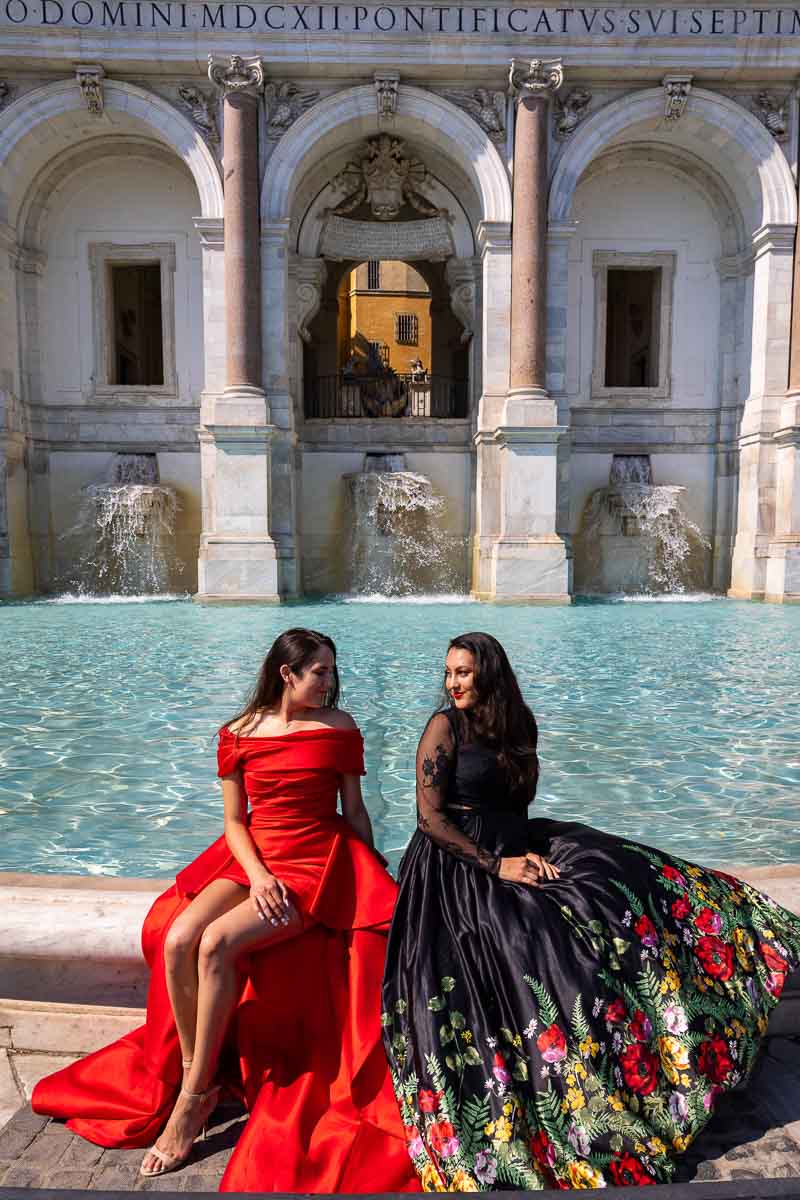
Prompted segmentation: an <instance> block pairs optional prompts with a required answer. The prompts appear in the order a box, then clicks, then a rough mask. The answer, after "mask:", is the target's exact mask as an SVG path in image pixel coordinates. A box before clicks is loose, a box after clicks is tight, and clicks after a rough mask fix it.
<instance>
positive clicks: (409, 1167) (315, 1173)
mask: <svg viewBox="0 0 800 1200" xmlns="http://www.w3.org/2000/svg"><path fill="white" fill-rule="evenodd" d="M218 761H219V774H220V775H228V774H230V773H231V772H233V771H235V770H236V769H237V768H238V767H240V768H241V769H242V771H243V775H244V781H245V788H246V791H247V795H248V799H249V801H250V806H251V811H250V815H249V818H248V820H249V828H250V832H251V834H252V837H253V840H254V841H255V843H256V846H257V848H258V850H259V853H260V855H261V857H262V859H263V860H264V862H265V863H266V864H267V865H268V866H269V868H270V870H271V871H273V872H274V874H275V875H276V876H277V877H278V878H279V879H280V880H282V882H283V883H284V884H285V885H286V887H287V888H288V889H289V891H290V893H291V896H292V900H293V902H294V904H295V905H296V906H297V908H298V909H299V910H300V912H301V913H302V914H303V918H304V924H305V928H304V930H303V932H302V933H301V934H300V935H299V936H297V937H295V938H293V939H292V940H290V941H288V942H284V943H281V944H279V945H277V946H275V947H274V948H267V949H265V950H263V951H258V952H255V953H253V954H252V955H249V956H247V958H245V959H243V960H242V991H241V996H240V999H239V1003H238V1006H237V1008H236V1012H235V1014H234V1017H233V1019H232V1021H231V1027H230V1029H229V1031H228V1036H227V1039H226V1046H225V1050H224V1051H223V1057H222V1063H221V1071H220V1078H221V1080H222V1081H223V1082H224V1083H225V1084H226V1085H227V1086H228V1088H229V1089H230V1090H231V1091H233V1092H235V1093H236V1094H238V1095H240V1096H241V1098H242V1099H243V1100H244V1103H245V1105H246V1107H247V1109H248V1110H249V1113H250V1118H249V1120H248V1122H247V1125H246V1126H245V1129H244V1131H243V1133H242V1135H241V1137H240V1138H239V1141H238V1143H237V1146H236V1148H235V1150H234V1152H233V1155H232V1157H231V1159H230V1162H229V1164H228V1168H227V1170H226V1172H225V1175H224V1177H223V1179H222V1183H221V1184H220V1190H221V1191H233V1192H245V1191H259V1192H270V1191H283V1192H345V1193H346V1192H350V1193H357V1192H361V1193H363V1192H382V1191H384V1192H386V1191H419V1190H420V1189H419V1183H418V1181H417V1177H416V1174H415V1172H414V1168H413V1164H412V1162H411V1159H410V1158H409V1156H408V1153H407V1150H406V1142H405V1137H404V1132H403V1126H402V1123H401V1120H400V1117H399V1114H398V1109H397V1103H396V1101H395V1098H394V1094H393V1092H392V1087H391V1081H390V1078H389V1073H388V1069H387V1064H386V1057H385V1054H384V1051H383V1046H382V1041H381V1022H380V994H381V975H382V972H383V962H384V955H385V950H386V937H387V933H388V928H389V923H390V920H391V915H392V909H393V907H394V901H395V895H396V891H397V889H396V885H395V883H394V881H393V880H392V878H391V876H390V875H389V874H388V872H387V871H385V870H384V868H383V867H382V866H381V864H380V863H379V861H378V859H377V857H376V856H375V855H374V854H373V852H372V851H371V850H370V849H369V848H368V847H367V846H366V845H365V843H364V842H363V841H361V839H360V838H359V837H358V836H357V835H356V834H355V833H354V831H353V829H352V828H351V826H350V825H349V824H348V823H347V822H346V821H345V820H344V818H343V817H341V816H340V815H339V814H338V813H337V811H336V799H337V794H338V787H339V782H340V776H341V775H342V774H363V771H364V766H363V761H364V760H363V743H362V740H361V735H360V733H359V732H358V731H357V730H337V729H313V730H301V731H298V732H296V733H293V734H288V735H286V736H284V737H279V738H247V737H238V736H236V735H232V734H230V733H228V732H227V731H224V732H223V733H222V735H221V737H220V744H219V751H218ZM214 879H234V880H236V881H237V882H239V883H242V884H244V885H245V886H247V877H246V876H245V874H244V872H243V871H242V869H241V867H240V866H239V864H238V863H237V862H236V860H235V859H234V858H233V856H232V855H231V854H230V851H229V850H228V847H227V844H226V842H225V839H224V838H220V839H219V840H218V841H216V842H214V844H213V845H212V846H210V847H209V849H208V850H206V851H205V852H204V853H203V854H201V855H200V857H199V858H197V859H195V861H194V862H193V863H191V864H190V865H189V866H188V867H186V868H185V870H183V871H182V872H181V873H180V874H179V875H178V877H177V879H176V881H175V885H174V886H173V887H171V888H170V889H169V890H168V891H166V892H164V894H163V895H162V896H159V898H158V899H157V900H156V902H155V903H154V905H153V907H152V908H151V910H150V912H149V913H148V915H147V917H146V919H145V923H144V927H143V930H142V948H143V950H144V955H145V958H146V960H147V962H148V965H149V966H150V970H151V978H150V989H149V992H148V998H147V1020H146V1022H145V1024H144V1025H143V1026H141V1027H140V1028H139V1029H137V1030H135V1031H134V1032H133V1033H131V1034H129V1035H127V1036H126V1037H123V1038H120V1040H119V1041H117V1042H115V1043H114V1044H113V1045H111V1046H107V1047H106V1048H105V1049H103V1050H99V1051H97V1052H96V1053H94V1054H91V1055H89V1056H88V1057H87V1058H84V1059H82V1060H81V1061H80V1062H77V1063H74V1064H73V1065H72V1066H70V1067H66V1068H65V1069H64V1070H62V1071H57V1072H56V1073H55V1074H54V1075H50V1076H48V1077H47V1078H46V1079H43V1080H42V1081H41V1082H40V1083H39V1084H38V1085H37V1086H36V1088H35V1090H34V1093H33V1099H32V1106H33V1108H34V1110H35V1111H36V1112H39V1113H45V1114H48V1115H51V1116H54V1117H59V1118H65V1119H66V1120H67V1124H68V1126H69V1128H70V1129H72V1130H74V1131H75V1132H76V1133H78V1134H80V1135H81V1136H82V1137H85V1138H87V1139H88V1140H89V1141H91V1142H95V1143H97V1144H98V1145H101V1146H118V1147H119V1146H124V1147H131V1146H141V1147H145V1146H149V1145H151V1144H152V1143H153V1142H154V1141H155V1140H156V1138H157V1136H158V1134H159V1133H160V1131H161V1129H162V1128H163V1126H164V1124H165V1122H166V1120H167V1118H168V1116H169V1113H170V1111H171V1109H172V1106H173V1104H174V1103H175V1098H176V1095H177V1091H178V1088H179V1087H180V1082H181V1055H180V1047H179V1045H178V1038H177V1033H176V1030H175V1023H174V1020H173V1017H172V1010H171V1007H170V1003H169V998H168V995H167V989H166V979H165V973H164V955H163V942H164V936H165V934H166V932H167V930H168V929H169V927H170V925H171V923H172V921H173V920H174V919H175V917H176V916H177V915H178V914H179V913H180V912H182V911H183V909H184V908H185V907H186V905H187V904H188V903H189V901H190V900H191V898H192V897H193V896H196V895H197V893H198V892H200V891H202V889H203V888H204V887H205V886H206V885H207V884H208V883H210V882H211V881H212V880H214Z"/></svg>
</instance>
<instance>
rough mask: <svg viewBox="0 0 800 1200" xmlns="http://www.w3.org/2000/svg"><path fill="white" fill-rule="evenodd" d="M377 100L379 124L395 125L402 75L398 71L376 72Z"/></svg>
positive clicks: (374, 77) (374, 76)
mask: <svg viewBox="0 0 800 1200" xmlns="http://www.w3.org/2000/svg"><path fill="white" fill-rule="evenodd" d="M373 79H374V80H375V99H376V100H377V103H378V124H379V125H394V119H395V117H396V115H397V97H398V92H399V90H400V75H399V74H398V72H397V71H376V72H375V74H374V75H373Z"/></svg>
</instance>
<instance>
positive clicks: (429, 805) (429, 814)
mask: <svg viewBox="0 0 800 1200" xmlns="http://www.w3.org/2000/svg"><path fill="white" fill-rule="evenodd" d="M455 752H456V744H455V738H454V737H453V730H452V728H451V726H450V722H449V721H448V719H447V717H446V716H445V715H444V713H437V714H436V715H435V716H434V717H431V719H430V721H429V722H428V724H427V726H426V728H425V732H424V733H423V735H422V737H421V738H420V743H419V746H418V747H417V825H418V826H419V828H420V829H421V830H422V832H423V833H424V834H426V836H427V837H429V838H431V839H432V840H433V841H434V842H436V843H437V844H438V845H440V846H441V847H442V849H443V850H447V851H448V853H449V854H454V855H455V856H456V857H457V858H463V859H465V860H466V861H467V862H471V863H474V864H475V865H476V866H478V867H482V868H483V869H484V871H489V873H490V874H492V875H496V874H497V872H498V871H499V869H500V859H499V857H498V856H497V855H496V854H490V853H489V851H488V850H484V848H483V847H482V846H479V845H478V843H477V842H474V841H473V840H472V838H470V837H467V835H466V834H465V833H464V832H463V831H462V830H461V829H459V828H458V826H457V825H455V824H454V823H453V821H451V820H450V818H449V817H448V815H447V810H446V803H447V783H448V779H449V778H450V772H451V771H452V769H453V764H454V761H455Z"/></svg>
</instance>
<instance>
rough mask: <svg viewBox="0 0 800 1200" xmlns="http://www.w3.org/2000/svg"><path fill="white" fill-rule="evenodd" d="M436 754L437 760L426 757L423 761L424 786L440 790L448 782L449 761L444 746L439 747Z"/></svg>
mask: <svg viewBox="0 0 800 1200" xmlns="http://www.w3.org/2000/svg"><path fill="white" fill-rule="evenodd" d="M435 754H436V758H435V759H433V758H428V757H427V756H426V757H425V758H424V759H423V761H422V786H423V787H426V788H440V787H442V785H443V784H444V783H445V782H446V780H447V768H448V766H449V760H448V757H447V752H446V750H445V748H444V746H442V745H438V746H437V747H436V751H435Z"/></svg>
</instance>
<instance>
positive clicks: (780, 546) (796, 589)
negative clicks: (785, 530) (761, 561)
mask: <svg viewBox="0 0 800 1200" xmlns="http://www.w3.org/2000/svg"><path fill="white" fill-rule="evenodd" d="M764 599H765V600H768V601H769V602H770V603H772V604H800V534H798V535H796V536H793V535H791V534H789V535H784V536H783V537H782V538H780V539H779V540H778V541H774V542H770V546H769V561H768V563H767V581H766V586H765V591H764Z"/></svg>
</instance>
